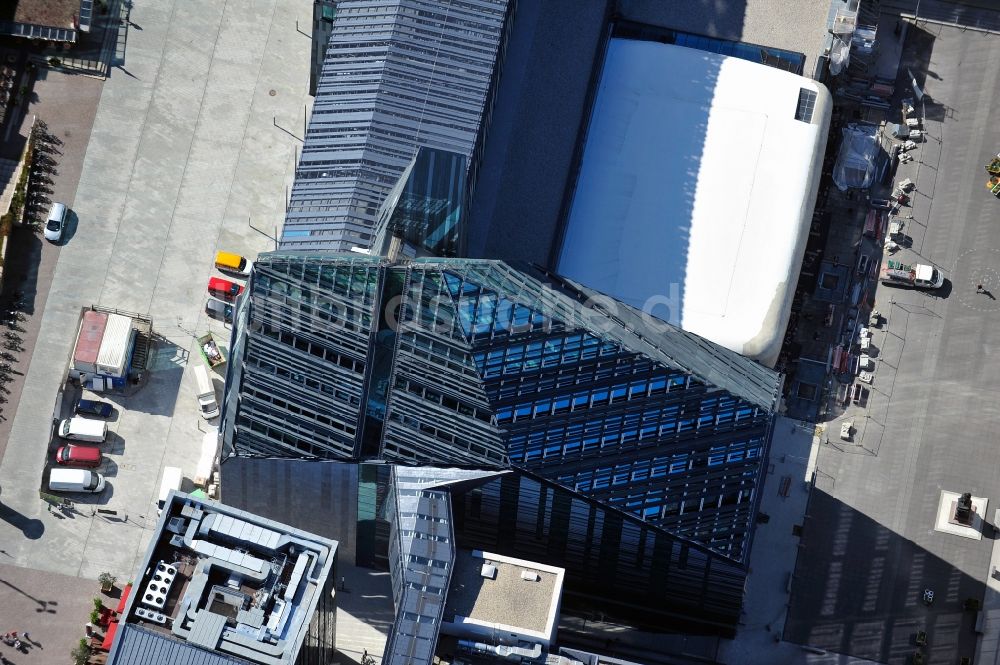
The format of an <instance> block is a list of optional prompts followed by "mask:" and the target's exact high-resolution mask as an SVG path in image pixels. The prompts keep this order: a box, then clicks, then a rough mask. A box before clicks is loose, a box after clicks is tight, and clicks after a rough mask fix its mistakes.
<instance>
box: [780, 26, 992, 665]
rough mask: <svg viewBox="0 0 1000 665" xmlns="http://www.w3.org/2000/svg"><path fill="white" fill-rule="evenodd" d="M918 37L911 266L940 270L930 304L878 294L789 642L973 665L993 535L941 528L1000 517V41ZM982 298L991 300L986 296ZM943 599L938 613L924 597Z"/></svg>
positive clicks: (801, 574) (808, 547) (912, 41)
mask: <svg viewBox="0 0 1000 665" xmlns="http://www.w3.org/2000/svg"><path fill="white" fill-rule="evenodd" d="M921 28H922V30H913V29H912V28H911V32H910V36H909V38H908V42H907V44H906V47H905V50H904V56H903V58H904V62H903V69H902V71H904V73H905V69H906V67H909V68H911V69H912V70H913V71H914V73H915V74H916V75H917V76H918V78H919V79H921V80H922V81H923V84H924V88H925V90H926V92H927V93H928V95H929V97H930V99H929V100H928V101H927V104H926V106H925V108H924V113H925V115H926V120H925V123H924V127H925V129H926V131H927V135H926V142H925V143H923V144H922V145H921V146H920V147H919V148H918V149H917V150H916V151H915V153H914V156H916V157H918V158H919V161H918V162H914V163H911V164H907V165H905V166H902V167H900V171H899V174H898V178H905V177H909V178H911V179H913V180H914V181H915V182H916V186H917V193H916V195H915V197H914V202H913V207H912V209H910V210H909V211H904V212H909V213H911V214H912V215H913V219H912V220H907V225H906V227H905V228H906V232H907V233H908V234H909V235H910V236H911V237H912V248H911V249H908V250H904V251H902V252H900V253H898V254H897V255H896V257H895V258H899V259H901V260H903V261H904V262H920V263H930V264H932V265H935V266H938V267H939V268H941V269H943V270H944V273H945V276H946V278H947V280H948V281H947V282H946V285H945V287H944V288H943V289H941V291H940V292H939V293H937V294H933V293H926V292H921V291H908V290H898V289H891V288H888V287H879V288H878V290H877V292H876V306H877V308H878V309H879V310H880V311H881V312H882V313H883V315H884V316H885V317H886V319H887V322H886V324H885V325H884V326H883V328H882V329H881V330H878V331H876V332H875V333H874V335H873V343H874V345H875V347H876V348H877V351H878V357H879V358H880V360H879V361H878V367H877V371H876V377H875V383H874V385H873V390H872V396H871V398H870V401H869V408H868V412H867V414H866V416H867V417H857V418H856V420H855V427H856V429H857V431H858V435H857V441H856V443H857V445H840V443H841V442H840V441H839V440H838V439H837V432H835V431H834V432H831V433H830V435H829V438H830V439H831V440H832V441H831V443H830V444H825V445H821V449H820V451H819V458H818V463H817V468H818V469H819V471H820V476H819V479H818V480H817V486H816V489H815V490H814V492H813V495H812V497H811V499H810V504H809V509H808V519H807V520H806V522H805V525H804V527H805V528H804V538H803V545H802V547H803V549H802V550H801V551H800V555H799V559H798V564H797V569H796V575H795V583H794V587H793V593H792V599H791V609H790V617H789V621H788V623H787V625H786V630H785V634H784V637H785V639H787V640H790V641H793V642H796V643H800V644H809V645H812V646H816V647H819V648H823V649H829V650H832V651H836V652H839V653H846V654H851V655H854V656H859V657H864V658H869V659H872V660H876V661H879V662H889V663H903V662H907V660H906V659H907V658H908V657H909V655H910V654H912V653H913V651H914V648H915V647H914V642H913V640H914V636H915V634H916V631H917V630H925V631H927V633H928V641H929V647H928V648H927V649H926V655H927V661H926V662H928V663H955V662H957V659H958V657H959V656H969V657H971V656H972V655H973V653H974V652H975V638H976V635H975V633H974V632H973V630H972V627H973V624H974V622H975V614H974V613H973V612H969V611H963V607H962V605H963V602H964V601H965V600H966V599H968V598H977V599H981V598H982V597H983V594H984V589H985V580H986V576H987V573H988V567H989V560H990V553H991V550H992V547H993V540H992V530H991V529H990V528H987V529H986V532H987V535H986V536H985V537H984V538H983V539H982V540H972V539H967V538H962V537H958V536H955V535H949V534H945V533H941V532H939V531H936V530H935V529H934V523H935V518H936V515H937V511H938V506H939V501H940V496H941V492H942V491H952V492H971V493H972V494H973V495H974V496H977V497H985V498H987V499H989V505H988V507H987V510H986V511H985V517H986V521H987V522H989V523H992V522H993V514H994V509H995V508H997V507H1000V456H998V455H997V453H996V437H995V434H994V433H995V430H996V427H995V422H996V419H997V417H998V415H1000V405H998V400H997V398H998V394H1000V373H998V372H997V371H996V368H997V366H998V363H1000V300H997V299H996V297H997V296H1000V221H998V220H1000V200H997V199H996V198H994V197H992V196H990V194H989V192H988V191H986V189H985V187H984V184H985V181H986V173H985V170H984V169H983V164H985V163H986V162H988V161H989V158H990V157H991V156H992V155H993V154H995V153H996V152H997V151H998V150H1000V106H998V105H997V103H996V100H997V99H1000V89H998V88H1000V36H994V35H988V34H982V33H974V32H963V31H960V30H957V29H954V28H948V27H942V26H936V25H922V26H921ZM977 284H982V285H984V287H985V289H986V290H988V291H991V292H992V294H991V295H986V294H978V293H977V292H976V285H977ZM925 589H931V590H933V591H934V592H935V599H934V602H933V604H932V605H930V606H928V605H925V604H924V603H923V602H922V600H921V598H922V595H923V592H924V590H925Z"/></svg>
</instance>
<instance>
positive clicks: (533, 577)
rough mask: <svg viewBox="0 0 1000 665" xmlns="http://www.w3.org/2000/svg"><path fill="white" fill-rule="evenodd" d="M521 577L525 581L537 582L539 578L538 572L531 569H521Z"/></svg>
mask: <svg viewBox="0 0 1000 665" xmlns="http://www.w3.org/2000/svg"><path fill="white" fill-rule="evenodd" d="M521 579H522V580H524V581H525V582H537V581H538V580H539V577H538V573H536V572H535V571H533V570H522V571H521Z"/></svg>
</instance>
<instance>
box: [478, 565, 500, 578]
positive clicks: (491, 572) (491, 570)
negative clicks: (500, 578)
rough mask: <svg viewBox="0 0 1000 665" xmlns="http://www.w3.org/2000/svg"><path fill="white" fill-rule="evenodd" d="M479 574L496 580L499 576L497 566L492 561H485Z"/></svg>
mask: <svg viewBox="0 0 1000 665" xmlns="http://www.w3.org/2000/svg"><path fill="white" fill-rule="evenodd" d="M479 574H480V575H482V576H483V577H485V578H486V579H490V580H495V579H496V578H497V567H496V566H494V565H493V564H492V563H484V564H483V568H482V570H480V571H479Z"/></svg>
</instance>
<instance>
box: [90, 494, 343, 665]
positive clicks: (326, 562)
mask: <svg viewBox="0 0 1000 665" xmlns="http://www.w3.org/2000/svg"><path fill="white" fill-rule="evenodd" d="M336 551H337V543H336V542H334V541H331V540H327V539H325V538H320V537H319V536H314V535H312V534H309V533H306V532H303V531H299V530H298V529H294V528H292V527H288V526H286V525H283V524H279V523H277V522H273V521H271V520H267V519H263V518H261V517H258V516H256V515H252V514H250V513H246V512H243V511H241V510H236V509H234V508H229V507H227V506H224V505H221V504H217V503H214V502H209V501H201V500H198V499H195V498H193V497H191V496H188V495H185V494H181V493H178V492H171V493H170V495H169V496H168V498H167V500H166V502H165V503H164V506H163V513H162V515H161V518H160V523H159V525H158V529H157V531H156V533H155V534H154V535H153V539H152V542H151V543H150V545H149V549H148V550H147V552H146V556H145V558H144V559H143V562H142V564H141V565H140V567H139V571H140V572H139V575H138V578H137V580H136V582H135V585H134V589H133V591H132V593H130V594H129V598H128V600H127V601H126V603H125V608H124V611H123V613H122V619H121V622H122V626H121V628H119V631H118V632H119V635H118V638H117V639H116V640H115V643H114V645H113V646H112V648H111V652H110V653H109V654H108V663H111V664H112V665H132V664H133V663H135V664H138V663H154V662H155V663H158V664H160V665H170V664H171V663H177V664H178V665H180V664H181V663H183V664H184V665H192V664H194V665H201V664H204V665H220V664H222V663H246V662H249V663H259V664H260V665H287V664H288V663H292V662H295V659H296V657H297V655H298V652H299V649H300V648H301V647H302V643H303V640H304V638H305V635H306V633H307V632H308V630H309V625H310V620H311V617H312V614H313V612H314V611H315V610H316V607H317V603H318V602H319V597H320V595H321V594H322V593H323V591H324V588H325V587H326V585H327V580H328V579H329V575H330V571H331V570H332V568H333V562H334V558H335V557H336Z"/></svg>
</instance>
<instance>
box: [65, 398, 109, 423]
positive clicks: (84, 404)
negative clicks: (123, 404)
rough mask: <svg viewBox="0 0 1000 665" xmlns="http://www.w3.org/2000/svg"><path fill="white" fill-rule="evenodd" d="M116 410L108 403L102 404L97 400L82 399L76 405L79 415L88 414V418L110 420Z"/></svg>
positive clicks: (76, 411)
mask: <svg viewBox="0 0 1000 665" xmlns="http://www.w3.org/2000/svg"><path fill="white" fill-rule="evenodd" d="M114 410H115V409H114V407H113V406H111V405H110V404H108V403H107V402H101V401H99V400H96V399H81V400H80V401H78V402H77V403H76V409H75V410H74V411H75V413H76V414H77V415H82V414H87V415H88V416H97V417H98V418H110V417H111V414H112V413H113V412H114Z"/></svg>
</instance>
